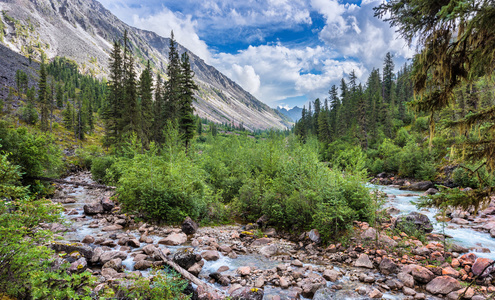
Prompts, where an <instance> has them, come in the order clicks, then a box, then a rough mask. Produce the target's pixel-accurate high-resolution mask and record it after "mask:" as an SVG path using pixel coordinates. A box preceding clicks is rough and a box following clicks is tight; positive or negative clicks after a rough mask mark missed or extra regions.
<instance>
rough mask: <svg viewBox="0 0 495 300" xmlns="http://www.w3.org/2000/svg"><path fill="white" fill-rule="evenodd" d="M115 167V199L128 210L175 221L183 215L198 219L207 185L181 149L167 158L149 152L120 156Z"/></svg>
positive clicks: (169, 221) (203, 203)
mask: <svg viewBox="0 0 495 300" xmlns="http://www.w3.org/2000/svg"><path fill="white" fill-rule="evenodd" d="M116 169H117V170H118V172H119V173H120V174H121V177H120V178H119V181H118V185H119V186H118V189H117V194H118V201H119V202H120V203H122V205H123V207H124V208H125V209H126V210H128V211H135V212H140V213H142V214H143V215H144V216H145V217H147V218H153V219H157V220H162V221H165V222H168V223H179V222H182V221H183V220H184V218H185V217H186V216H190V217H191V218H193V219H198V218H199V217H200V216H201V215H202V214H203V213H204V211H205V209H206V203H207V202H208V200H207V199H206V197H207V195H208V193H207V191H206V190H207V186H206V185H205V184H204V182H203V175H202V174H203V172H202V171H201V170H200V169H198V168H197V167H196V166H194V165H193V163H192V162H191V161H190V159H189V158H188V157H187V156H186V154H185V153H184V152H182V154H181V155H177V156H176V157H175V159H173V160H171V161H168V160H166V158H164V157H163V156H160V155H156V154H155V153H153V152H147V153H145V154H136V155H135V156H134V157H133V158H132V159H120V160H118V161H117V162H116Z"/></svg>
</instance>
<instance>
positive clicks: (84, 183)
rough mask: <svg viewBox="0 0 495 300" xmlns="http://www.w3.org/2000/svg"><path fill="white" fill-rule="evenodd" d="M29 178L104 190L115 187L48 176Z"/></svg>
mask: <svg viewBox="0 0 495 300" xmlns="http://www.w3.org/2000/svg"><path fill="white" fill-rule="evenodd" d="M31 178H32V179H35V180H42V181H50V182H55V183H63V184H72V185H80V186H86V187H90V188H96V189H105V190H115V189H116V187H114V186H108V185H104V184H92V183H86V182H77V181H68V180H63V179H56V178H48V177H31Z"/></svg>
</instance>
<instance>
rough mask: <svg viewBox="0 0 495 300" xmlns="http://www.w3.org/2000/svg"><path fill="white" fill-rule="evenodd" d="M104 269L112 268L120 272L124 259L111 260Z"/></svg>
mask: <svg viewBox="0 0 495 300" xmlns="http://www.w3.org/2000/svg"><path fill="white" fill-rule="evenodd" d="M103 268H110V269H114V270H115V271H117V272H119V271H121V270H122V259H120V258H114V259H111V260H109V261H107V262H106V263H105V264H104V265H103Z"/></svg>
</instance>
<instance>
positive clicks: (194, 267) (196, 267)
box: [187, 260, 205, 277]
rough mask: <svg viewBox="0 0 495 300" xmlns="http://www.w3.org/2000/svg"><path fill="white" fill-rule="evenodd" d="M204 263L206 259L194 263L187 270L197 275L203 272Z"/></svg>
mask: <svg viewBox="0 0 495 300" xmlns="http://www.w3.org/2000/svg"><path fill="white" fill-rule="evenodd" d="M204 264H205V263H204V261H203V260H200V261H199V262H197V263H195V264H194V265H192V266H191V267H190V268H189V269H187V271H188V272H189V273H191V274H193V275H194V276H196V277H197V276H198V275H199V273H200V272H201V269H203V266H204Z"/></svg>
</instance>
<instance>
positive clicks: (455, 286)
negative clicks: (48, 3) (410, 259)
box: [426, 276, 461, 295]
mask: <svg viewBox="0 0 495 300" xmlns="http://www.w3.org/2000/svg"><path fill="white" fill-rule="evenodd" d="M460 288H461V284H460V283H459V282H458V281H457V280H456V279H454V278H452V277H450V276H439V277H437V278H435V279H433V280H431V281H430V282H429V283H428V284H427V285H426V291H428V292H430V293H432V294H433V295H438V294H442V295H447V294H448V293H450V292H452V291H457V290H459V289H460Z"/></svg>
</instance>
